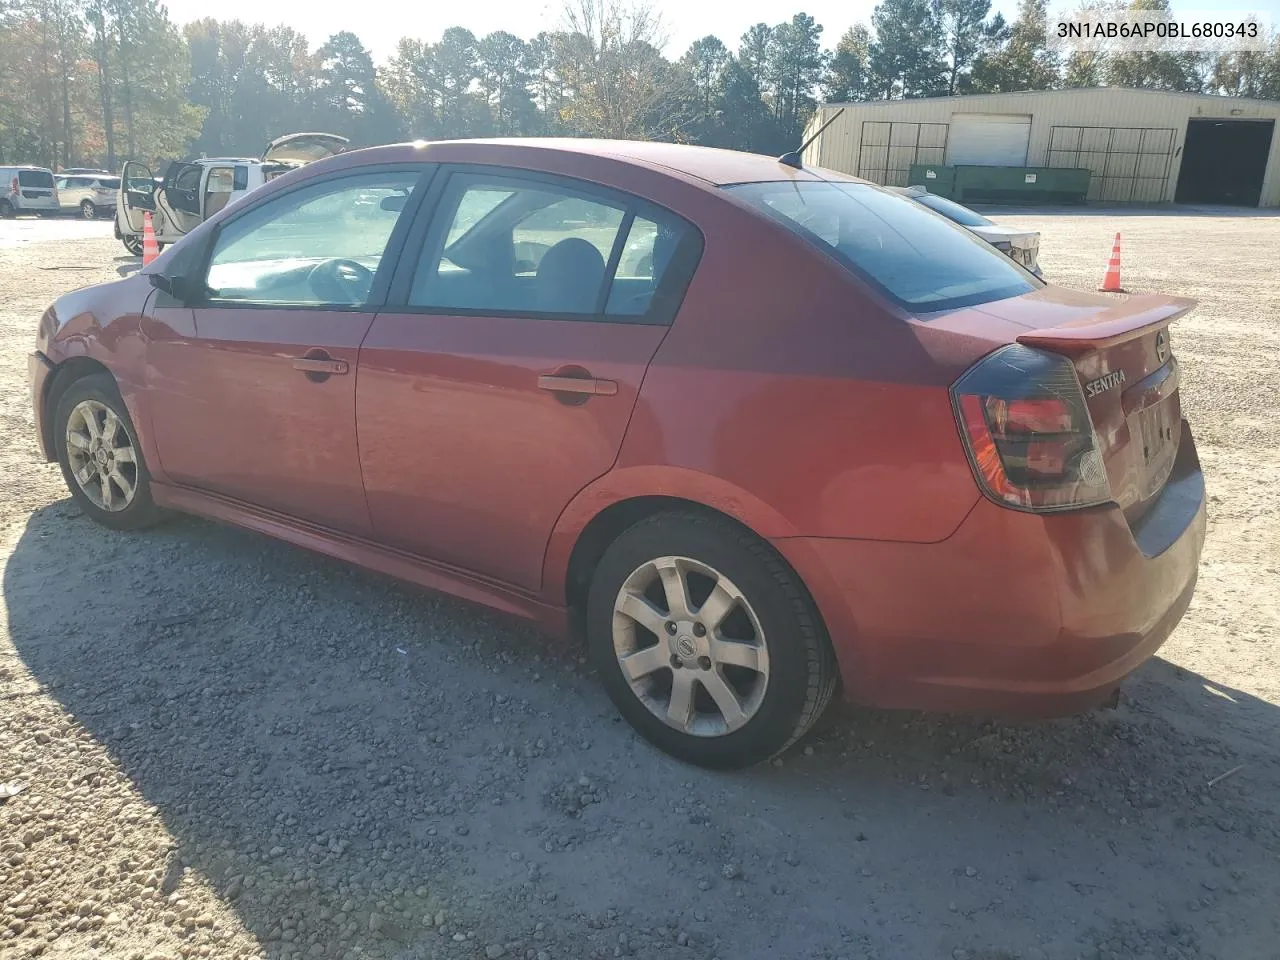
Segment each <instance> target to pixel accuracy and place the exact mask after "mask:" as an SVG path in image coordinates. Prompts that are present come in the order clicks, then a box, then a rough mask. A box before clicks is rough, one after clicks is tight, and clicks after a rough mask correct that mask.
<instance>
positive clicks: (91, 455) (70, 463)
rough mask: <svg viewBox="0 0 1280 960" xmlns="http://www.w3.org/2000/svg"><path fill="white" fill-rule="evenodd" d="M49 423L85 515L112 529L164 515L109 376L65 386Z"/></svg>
mask: <svg viewBox="0 0 1280 960" xmlns="http://www.w3.org/2000/svg"><path fill="white" fill-rule="evenodd" d="M55 386H56V381H55ZM53 426H54V430H55V431H56V433H55V434H54V439H55V441H56V445H57V448H58V464H59V466H61V467H62V475H63V477H65V478H66V481H67V487H68V489H70V491H71V495H72V497H74V498H75V500H76V502H77V503H79V504H80V507H81V509H82V510H84V512H85V513H86V514H87V515H88V516H89V517H91V518H92V519H94V520H96V521H97V522H98V523H101V524H102V525H103V526H107V527H111V528H113V529H116V530H136V529H138V528H140V527H145V526H149V525H151V524H153V523H155V522H156V521H158V520H160V519H161V518H162V517H163V513H162V512H161V511H160V510H159V508H157V507H156V505H155V504H154V503H153V502H152V500H151V488H150V478H149V475H148V473H147V464H146V461H145V459H144V458H143V455H142V449H141V448H140V447H139V446H138V435H137V433H135V432H134V429H133V423H132V421H130V419H129V412H128V409H127V408H126V407H125V405H124V401H123V400H122V399H121V398H120V391H119V390H118V389H117V388H116V382H115V379H114V378H113V377H112V376H111V374H109V373H96V374H93V375H91V376H88V377H83V378H82V379H79V380H76V381H75V382H73V383H71V384H69V385H68V386H67V388H66V389H65V390H63V391H62V392H61V395H60V396H58V401H57V408H56V411H55V413H54V418H53Z"/></svg>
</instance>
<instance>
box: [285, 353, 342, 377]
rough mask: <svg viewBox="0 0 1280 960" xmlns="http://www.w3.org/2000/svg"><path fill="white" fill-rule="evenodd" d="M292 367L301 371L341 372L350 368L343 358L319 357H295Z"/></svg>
mask: <svg viewBox="0 0 1280 960" xmlns="http://www.w3.org/2000/svg"><path fill="white" fill-rule="evenodd" d="M293 369H295V370H301V371H302V372H303V373H325V374H335V373H336V374H343V373H346V372H347V371H348V370H350V369H351V368H350V367H349V366H348V364H347V361H345V360H329V359H319V358H316V357H296V358H295V359H294V361H293Z"/></svg>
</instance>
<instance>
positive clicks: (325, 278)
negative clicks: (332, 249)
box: [307, 257, 373, 304]
mask: <svg viewBox="0 0 1280 960" xmlns="http://www.w3.org/2000/svg"><path fill="white" fill-rule="evenodd" d="M307 285H308V286H309V287H311V289H312V290H313V291H315V293H316V295H317V296H319V297H321V298H322V299H324V300H326V301H328V302H330V303H347V304H358V303H364V302H365V301H366V300H368V299H369V292H370V291H371V290H372V289H373V271H372V270H370V269H369V268H368V267H366V266H365V265H364V264H362V263H357V262H356V261H355V260H346V259H343V258H342V257H337V258H335V259H333V260H325V261H323V262H321V263H317V264H316V265H315V266H314V267H312V268H311V272H310V273H308V274H307Z"/></svg>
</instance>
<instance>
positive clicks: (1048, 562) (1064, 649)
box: [775, 423, 1205, 716]
mask: <svg viewBox="0 0 1280 960" xmlns="http://www.w3.org/2000/svg"><path fill="white" fill-rule="evenodd" d="M1183 429H1184V431H1186V432H1185V433H1184V434H1183V442H1182V444H1181V446H1180V449H1179V453H1178V459H1177V462H1176V464H1175V466H1174V471H1173V474H1172V476H1171V477H1170V480H1169V483H1168V485H1167V486H1166V488H1165V490H1164V491H1163V492H1162V494H1161V498H1160V502H1159V503H1158V504H1157V505H1156V506H1155V507H1154V508H1153V509H1152V510H1151V511H1150V512H1149V513H1148V514H1147V516H1146V517H1144V518H1143V521H1142V523H1141V524H1140V525H1139V526H1138V527H1137V528H1135V529H1131V528H1130V527H1129V524H1128V522H1127V521H1126V520H1125V517H1124V514H1123V513H1122V512H1121V511H1120V509H1119V508H1118V507H1115V506H1108V507H1101V508H1096V509H1090V510H1082V511H1076V512H1071V513H1062V514H1040V515H1035V514H1026V513H1019V512H1016V511H1013V510H1007V509H1004V508H1002V507H999V506H997V505H995V504H993V503H990V502H989V501H987V500H985V499H983V500H980V501H979V502H978V504H977V505H976V506H975V507H974V509H973V511H972V512H971V513H970V514H969V516H968V517H967V518H966V519H965V521H964V523H963V524H961V526H960V529H959V530H957V531H956V532H955V534H953V535H952V536H951V537H949V538H948V539H947V540H945V541H942V542H940V543H933V544H905V543H885V542H870V541H853V540H821V539H808V538H804V539H799V538H797V539H784V540H778V541H775V544H776V546H777V547H778V549H779V550H781V551H782V553H783V554H784V556H786V557H787V558H788V560H789V561H790V562H791V563H792V565H793V566H794V567H795V568H796V570H797V572H799V573H800V575H801V577H802V578H803V579H804V580H805V582H806V584H808V586H809V588H810V591H811V593H812V594H813V596H814V599H815V600H816V601H817V603H818V606H819V609H820V610H821V611H822V614H823V617H824V619H825V622H826V624H827V627H828V630H829V632H830V634H831V638H832V642H833V645H834V646H835V650H836V654H837V657H838V659H839V661H840V666H841V673H842V677H843V680H844V686H845V691H846V695H847V696H848V697H849V698H850V699H852V700H856V701H858V702H861V703H866V704H868V705H873V706H880V707H905V708H912V709H923V710H943V711H951V710H956V711H977V712H990V713H1009V714H1016V715H1024V716H1035V715H1041V716H1045V715H1059V714H1066V713H1074V712H1077V711H1080V710H1084V709H1087V708H1089V707H1092V706H1095V705H1097V704H1099V703H1102V702H1104V701H1105V700H1107V699H1108V698H1109V697H1110V696H1111V695H1112V694H1113V693H1114V691H1115V689H1116V687H1117V686H1118V685H1119V683H1120V681H1121V680H1123V679H1124V677H1125V676H1127V675H1128V674H1129V673H1131V672H1132V671H1133V670H1134V669H1136V668H1137V667H1138V666H1139V665H1141V664H1142V663H1143V662H1144V661H1145V660H1147V659H1148V658H1149V657H1151V656H1152V655H1153V654H1154V653H1155V652H1156V650H1157V649H1158V648H1159V647H1160V645H1161V644H1162V643H1163V642H1164V641H1165V640H1166V639H1167V638H1168V636H1169V634H1170V633H1171V632H1172V631H1173V629H1174V627H1175V626H1177V624H1178V621H1179V620H1181V618H1182V615H1183V613H1184V612H1185V611H1186V609H1187V606H1188V604H1189V603H1190V602H1191V596H1192V594H1193V592H1194V589H1195V582H1196V574H1197V570H1198V567H1199V561H1200V553H1201V549H1202V547H1203V544H1204V536H1205V494H1204V479H1203V475H1202V474H1201V471H1200V464H1199V460H1198V458H1197V456H1196V451H1195V444H1194V440H1193V439H1192V436H1191V433H1190V429H1189V427H1187V425H1186V424H1185V423H1184V424H1183Z"/></svg>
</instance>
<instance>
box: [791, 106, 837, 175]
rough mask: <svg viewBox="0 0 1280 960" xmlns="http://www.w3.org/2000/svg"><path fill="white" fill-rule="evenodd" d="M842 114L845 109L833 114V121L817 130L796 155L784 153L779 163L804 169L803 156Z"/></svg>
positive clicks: (801, 145)
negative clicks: (810, 145) (801, 157)
mask: <svg viewBox="0 0 1280 960" xmlns="http://www.w3.org/2000/svg"><path fill="white" fill-rule="evenodd" d="M842 113H844V107H841V108H840V109H839V110H837V111H836V112H835V113H833V114H832V115H831V119H830V120H828V121H827V122H826V123H824V124H823V125H822V126H820V127H819V128H818V129H817V130H815V131H814V133H813V136H812V137H810V138H809V139H808V140H806V141H805V142H804V143H802V144H800V149H799V150H796V151H795V152H794V153H784V154H783V155H782V156H780V157H779V158H778V162H779V163H785V164H786V165H787V166H788V167H795V168H796V169H797V170H801V169H803V163H802V161H801V159H800V156H801V154H803V153H804V152H805V151H806V150H808V149H809V144H811V143H813V141H815V140H817V139H818V137H820V136H822V131H823V130H825V129H827V127H829V126H831V125H832V124H833V123H835V122H836V118H837V117H838V116H840V114H842Z"/></svg>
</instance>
